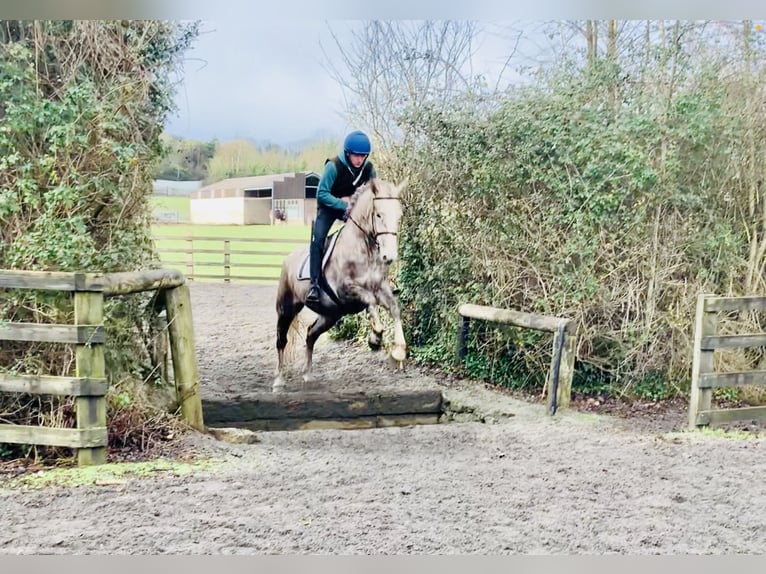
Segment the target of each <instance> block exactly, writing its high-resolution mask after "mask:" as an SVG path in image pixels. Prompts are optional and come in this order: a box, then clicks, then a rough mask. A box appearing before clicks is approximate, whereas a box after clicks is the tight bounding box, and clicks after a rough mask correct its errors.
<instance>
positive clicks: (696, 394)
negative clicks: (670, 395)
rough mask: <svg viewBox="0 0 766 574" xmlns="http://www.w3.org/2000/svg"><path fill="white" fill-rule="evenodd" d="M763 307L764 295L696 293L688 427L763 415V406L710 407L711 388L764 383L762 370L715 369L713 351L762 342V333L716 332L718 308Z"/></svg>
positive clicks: (765, 337) (764, 342) (765, 343)
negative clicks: (724, 370)
mask: <svg viewBox="0 0 766 574" xmlns="http://www.w3.org/2000/svg"><path fill="white" fill-rule="evenodd" d="M759 310H761V311H762V310H766V296H746V297H717V296H715V295H705V294H700V295H699V296H698V297H697V311H696V316H695V322H694V355H693V359H692V382H691V393H690V399H689V428H691V429H695V428H697V427H701V426H710V425H716V424H723V423H730V422H735V421H743V420H759V419H766V406H757V407H744V408H731V409H714V408H712V398H713V389H716V388H725V387H738V386H743V385H754V386H755V385H766V371H758V370H752V371H742V372H732V373H717V372H715V368H714V358H715V355H714V354H715V351H716V350H718V349H735V348H749V347H764V346H766V333H749V334H745V335H741V334H737V335H718V334H717V333H718V313H719V312H720V311H740V312H744V311H759Z"/></svg>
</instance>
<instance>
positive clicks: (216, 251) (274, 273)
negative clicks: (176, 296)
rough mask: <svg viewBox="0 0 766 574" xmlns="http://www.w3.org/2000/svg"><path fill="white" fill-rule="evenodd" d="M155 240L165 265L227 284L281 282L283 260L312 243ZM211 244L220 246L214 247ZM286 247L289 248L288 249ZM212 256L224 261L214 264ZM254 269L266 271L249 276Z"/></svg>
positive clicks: (191, 276) (192, 238)
mask: <svg viewBox="0 0 766 574" xmlns="http://www.w3.org/2000/svg"><path fill="white" fill-rule="evenodd" d="M152 239H153V240H154V241H155V244H157V246H158V247H157V252H158V253H159V254H160V258H161V260H162V263H163V265H167V266H173V267H180V268H182V269H183V273H184V275H185V276H186V277H187V278H188V279H222V280H223V281H224V282H227V283H228V282H230V281H232V280H236V281H266V282H276V281H277V280H278V279H279V272H280V269H281V268H282V260H283V259H284V258H285V257H287V256H288V255H289V254H290V252H291V251H292V249H294V248H295V247H296V246H298V245H305V246H308V241H307V240H304V239H274V238H253V237H243V238H240V237H211V236H179V235H156V236H154V237H153V238H152ZM171 241H174V242H183V246H182V247H168V246H167V245H168V242H171ZM200 243H202V244H206V246H205V247H201V246H200ZM211 243H213V244H215V243H218V244H220V245H219V246H217V247H210V246H209V245H210V244H211ZM195 244H196V245H195ZM232 244H235V245H237V244H245V245H248V244H255V245H257V246H259V247H261V246H264V245H266V246H268V245H274V246H279V247H282V248H281V249H261V248H259V247H256V248H252V249H248V248H240V247H237V248H232ZM285 245H286V246H289V247H287V248H285V247H284V246H285ZM211 255H220V256H221V258H220V259H215V260H212V261H211V260H210V259H211V258H210V257H208V256H211ZM199 256H203V257H199ZM210 268H212V269H220V270H221V271H222V272H221V273H210V272H206V269H210ZM250 269H258V270H263V271H264V272H263V273H259V274H249V273H247V270H250ZM269 271H271V273H269Z"/></svg>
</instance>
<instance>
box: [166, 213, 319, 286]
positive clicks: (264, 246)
mask: <svg viewBox="0 0 766 574" xmlns="http://www.w3.org/2000/svg"><path fill="white" fill-rule="evenodd" d="M152 237H163V238H162V239H158V240H157V241H156V245H157V248H158V249H168V250H173V251H172V252H169V253H160V258H161V260H163V261H168V263H167V265H166V266H167V267H169V268H171V269H177V270H179V271H181V272H182V273H184V274H186V275H187V276H190V275H196V274H205V275H211V274H214V275H217V276H220V277H221V278H222V277H223V274H224V267H223V263H224V255H223V249H224V243H223V241H222V240H221V239H218V240H202V239H196V240H195V241H193V243H192V245H193V248H194V250H198V249H214V250H216V251H219V253H195V254H194V263H195V268H194V270H193V272H192V269H191V268H190V267H188V266H187V265H184V264H183V263H179V262H183V261H186V259H187V254H186V253H185V252H184V251H185V250H187V249H188V248H189V244H188V242H187V241H185V240H184V239H183V238H186V237H192V238H195V237H197V238H199V237H209V238H218V237H220V238H222V239H223V238H226V239H229V240H231V243H230V249H231V250H232V251H258V252H269V253H270V254H264V253H232V254H231V256H230V264H231V275H237V276H244V277H265V279H262V280H254V281H256V282H257V283H265V284H273V283H274V282H276V280H277V279H278V278H279V273H280V266H281V265H282V262H283V261H284V259H285V257H286V256H287V254H288V253H289V252H290V251H292V250H293V249H295V248H297V247H301V246H302V245H305V246H308V244H309V241H310V238H311V228H310V226H308V225H172V224H168V225H165V224H155V225H153V226H152ZM174 237H178V239H174ZM237 239H268V240H270V241H269V242H264V243H259V242H250V241H247V242H246V241H237ZM279 240H284V242H280V241H279ZM296 241H298V243H296ZM173 261H175V263H171V262H173ZM200 263H217V264H218V265H216V266H212V265H199V264H200ZM241 264H260V265H269V266H270V267H261V268H257V267H242V266H241ZM200 280H210V281H220V279H203V278H200ZM233 281H239V280H236V279H235V280H233Z"/></svg>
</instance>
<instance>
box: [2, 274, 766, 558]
mask: <svg viewBox="0 0 766 574" xmlns="http://www.w3.org/2000/svg"><path fill="white" fill-rule="evenodd" d="M192 297H193V311H194V318H195V329H196V336H197V346H198V360H199V366H200V376H201V379H202V384H203V394H204V396H207V397H215V396H245V395H246V394H247V393H248V392H252V391H253V390H257V389H259V388H268V386H269V385H270V384H271V377H272V375H273V369H274V365H275V360H276V357H275V353H274V350H273V341H274V311H273V300H274V289H273V288H271V287H255V286H240V285H229V286H226V285H202V284H198V285H193V287H192ZM224 343H226V344H224ZM315 361H316V366H317V375H318V382H317V385H319V386H322V385H330V386H333V385H334V386H340V387H343V386H344V385H348V386H351V385H352V384H357V385H360V384H361V385H365V386H372V385H379V386H384V385H402V386H405V385H413V386H417V385H434V384H436V385H442V386H443V388H444V392H445V395H446V396H447V398H448V399H449V400H450V401H451V402H452V403H453V404H455V405H462V406H463V407H464V410H472V409H473V410H474V411H476V412H477V413H480V414H481V416H482V417H483V419H484V422H453V423H450V424H442V425H430V426H417V427H400V428H379V429H372V430H364V431H344V430H309V431H293V432H269V433H259V438H260V442H257V443H255V444H249V445H236V444H229V443H225V442H219V441H216V440H214V439H212V438H211V437H209V436H203V435H190V436H188V437H186V438H185V439H184V440H185V441H187V442H188V443H189V446H190V447H191V448H194V449H196V450H197V451H198V452H200V453H202V454H205V455H207V456H211V457H214V458H215V459H216V460H217V461H218V462H217V463H216V464H214V465H212V466H210V467H207V468H201V469H199V470H196V471H195V472H193V473H192V474H190V475H178V474H175V473H172V472H158V473H153V476H151V477H148V478H132V479H128V480H127V481H125V482H124V483H121V484H111V485H109V484H107V485H105V486H96V485H88V486H79V487H55V488H54V487H48V488H44V489H35V490H28V491H20V490H17V489H10V488H9V487H7V486H0V514H1V515H2V521H3V526H4V527H3V529H2V531H0V553H4V554H31V553H62V554H73V553H108V554H147V553H169V554H190V553H191V554H195V553H202V554H255V553H300V554H304V553H319V554H381V553H382V554H400V553H445V554H446V553H461V554H469V553H480V554H516V553H532V554H564V553H572V554H602V553H619V554H654V553H660V554H683V553H694V554H734V553H747V554H760V553H762V552H763V550H764V548H766V517H765V516H764V513H763V512H762V508H763V507H764V506H762V505H764V504H766V483H764V481H763V476H764V473H765V472H766V456H764V455H765V454H766V445H765V444H764V439H760V438H753V437H747V436H741V435H728V436H724V435H721V434H716V433H702V432H695V433H687V432H678V431H681V429H682V428H683V423H684V421H683V416H682V415H683V413H675V414H672V413H671V414H666V415H664V416H662V417H654V418H647V417H642V418H640V419H619V418H614V417H610V416H604V415H593V414H585V413H580V412H575V411H560V412H559V413H558V414H557V415H556V416H555V417H553V418H551V417H547V416H545V414H544V408H543V406H542V405H540V404H530V403H525V402H522V401H519V400H516V399H513V398H511V397H509V396H507V395H505V394H501V393H498V392H494V391H491V390H488V389H486V388H484V387H483V386H481V385H478V384H475V383H470V382H465V381H454V380H452V381H446V380H440V379H438V378H435V377H434V376H432V375H429V374H426V373H424V372H420V371H418V370H416V369H414V368H413V367H408V369H407V370H406V371H405V373H397V372H395V371H393V370H392V369H391V367H390V365H389V364H388V363H387V361H386V359H385V356H383V355H382V354H374V353H371V352H368V351H366V350H360V349H356V348H354V347H352V346H349V345H345V344H336V343H332V342H327V341H325V343H324V344H323V345H322V346H321V347H318V348H317V351H316V354H315ZM295 385H296V386H294V387H292V388H291V391H290V392H300V385H299V383H298V382H297V377H296V378H295Z"/></svg>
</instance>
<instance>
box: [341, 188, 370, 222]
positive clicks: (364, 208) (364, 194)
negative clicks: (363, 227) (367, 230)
mask: <svg viewBox="0 0 766 574" xmlns="http://www.w3.org/2000/svg"><path fill="white" fill-rule="evenodd" d="M372 187H373V183H372V181H368V182H367V183H365V184H364V185H362V186H360V187H359V188H357V190H356V191H355V192H354V195H352V196H351V198H350V199H349V200H348V204H349V206H350V209H351V213H352V214H353V216H354V219H357V220H367V219H369V218H370V217H371V216H372V200H373V199H374V197H375V194H374V193H372Z"/></svg>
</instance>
